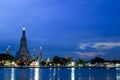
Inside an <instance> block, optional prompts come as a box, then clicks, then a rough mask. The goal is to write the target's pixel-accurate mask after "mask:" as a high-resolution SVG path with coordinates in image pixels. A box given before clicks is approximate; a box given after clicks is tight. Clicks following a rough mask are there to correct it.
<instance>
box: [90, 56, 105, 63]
mask: <svg viewBox="0 0 120 80" xmlns="http://www.w3.org/2000/svg"><path fill="white" fill-rule="evenodd" d="M103 62H105V60H104V59H103V58H100V57H95V58H94V59H92V60H91V63H93V64H94V63H103Z"/></svg>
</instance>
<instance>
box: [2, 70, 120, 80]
mask: <svg viewBox="0 0 120 80" xmlns="http://www.w3.org/2000/svg"><path fill="white" fill-rule="evenodd" d="M0 80H120V69H119V68H118V69H105V68H94V69H93V68H92V69H89V68H77V69H75V68H69V69H68V68H64V69H60V68H24V69H21V68H0Z"/></svg>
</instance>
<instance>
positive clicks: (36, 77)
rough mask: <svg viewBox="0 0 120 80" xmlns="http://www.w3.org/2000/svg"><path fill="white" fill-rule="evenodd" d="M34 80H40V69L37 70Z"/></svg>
mask: <svg viewBox="0 0 120 80" xmlns="http://www.w3.org/2000/svg"><path fill="white" fill-rule="evenodd" d="M34 80H39V68H35V76H34Z"/></svg>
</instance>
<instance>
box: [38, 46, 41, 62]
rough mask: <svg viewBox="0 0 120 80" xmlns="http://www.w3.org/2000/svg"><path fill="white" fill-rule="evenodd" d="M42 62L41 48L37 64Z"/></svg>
mask: <svg viewBox="0 0 120 80" xmlns="http://www.w3.org/2000/svg"><path fill="white" fill-rule="evenodd" d="M41 61H42V47H40V54H39V56H38V62H41Z"/></svg>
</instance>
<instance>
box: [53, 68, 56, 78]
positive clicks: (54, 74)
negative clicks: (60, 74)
mask: <svg viewBox="0 0 120 80" xmlns="http://www.w3.org/2000/svg"><path fill="white" fill-rule="evenodd" d="M55 76H56V68H54V71H53V80H55Z"/></svg>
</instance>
